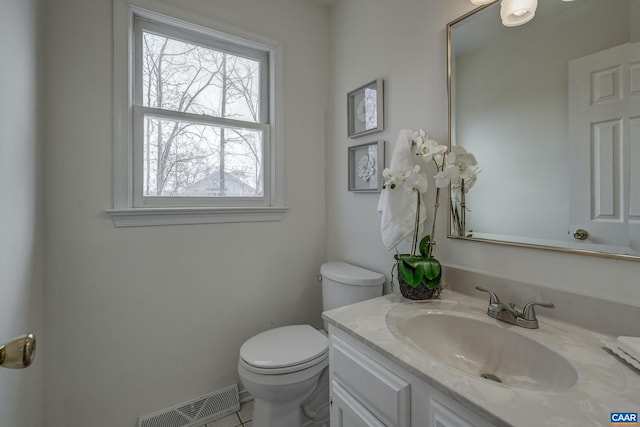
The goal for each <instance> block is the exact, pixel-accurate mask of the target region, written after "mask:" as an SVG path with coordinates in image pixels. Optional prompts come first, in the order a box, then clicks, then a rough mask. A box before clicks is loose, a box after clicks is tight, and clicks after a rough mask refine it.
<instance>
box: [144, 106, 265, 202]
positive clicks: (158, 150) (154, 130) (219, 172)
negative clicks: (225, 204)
mask: <svg viewBox="0 0 640 427" xmlns="http://www.w3.org/2000/svg"><path fill="white" fill-rule="evenodd" d="M263 151H264V150H263V143H262V132H261V131H256V130H252V129H236V128H223V127H219V126H211V125H204V124H195V123H189V122H183V121H174V120H167V119H159V118H156V117H150V116H147V117H145V119H144V143H143V163H144V165H143V182H142V185H143V195H144V196H152V197H175V196H178V197H262V196H263V194H264V189H263V184H262V183H263V167H262V159H263V157H262V156H263Z"/></svg>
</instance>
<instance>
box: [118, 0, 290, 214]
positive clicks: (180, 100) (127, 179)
mask: <svg viewBox="0 0 640 427" xmlns="http://www.w3.org/2000/svg"><path fill="white" fill-rule="evenodd" d="M116 2H117V3H119V4H120V13H119V12H118V7H117V6H116V19H115V20H114V21H115V22H116V25H115V27H116V29H115V31H116V40H115V45H116V52H115V56H116V70H115V71H116V87H115V90H116V100H115V104H116V131H115V142H114V143H115V153H116V157H115V168H114V169H115V170H114V173H115V178H114V183H115V192H114V199H115V200H114V209H112V210H110V211H109V212H110V213H111V214H112V216H113V219H114V224H115V225H116V226H127V225H156V224H157V225H160V224H178V223H179V224H182V223H202V222H245V221H273V220H278V219H281V217H282V214H283V213H284V211H285V208H284V207H282V203H281V197H280V194H279V190H280V189H279V188H277V187H278V186H277V185H276V184H277V183H278V181H279V179H278V178H279V177H280V176H281V171H280V173H278V172H277V171H276V170H275V164H276V159H277V157H276V154H278V151H277V150H276V148H278V143H277V139H276V137H275V136H276V132H275V129H274V117H275V114H274V113H275V111H274V109H275V108H276V107H275V106H276V105H277V104H276V103H275V102H274V99H273V98H274V97H275V94H274V84H273V82H274V81H275V80H274V78H273V77H274V76H273V75H272V74H273V73H274V70H275V67H274V66H273V63H272V62H273V61H274V58H275V53H276V51H277V48H274V47H273V46H268V45H264V44H261V43H257V42H253V41H249V40H247V39H243V38H240V37H238V36H235V35H230V34H226V33H222V32H219V31H217V30H213V29H211V28H208V27H203V26H201V25H195V24H185V21H183V20H179V21H178V20H177V19H174V18H169V17H167V16H166V15H159V14H157V13H155V12H149V11H145V10H138V9H136V8H135V6H134V7H132V6H129V4H128V3H125V2H124V1H123V0H116ZM119 15H120V19H119V18H118V16H119ZM125 15H126V20H125ZM125 26H126V27H127V31H126V37H125V38H124V39H123V38H122V37H119V34H117V33H118V32H119V31H121V30H122V29H123V27H125ZM123 51H124V55H123ZM123 58H126V59H123ZM123 63H126V64H123ZM123 67H124V69H122V68H123ZM125 76H126V82H123V81H122V80H124V78H125ZM125 93H126V98H125V96H123V94H125ZM122 110H124V112H123V111H122ZM119 119H121V120H119Z"/></svg>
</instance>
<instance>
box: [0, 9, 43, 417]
mask: <svg viewBox="0 0 640 427" xmlns="http://www.w3.org/2000/svg"><path fill="white" fill-rule="evenodd" d="M39 9H40V8H39V2H38V0H23V1H12V0H0V40H3V42H2V43H0V58H2V65H0V129H2V133H1V134H0V135H1V136H0V182H2V183H3V185H2V186H0V200H2V209H1V210H0V301H1V306H0V344H1V343H3V342H5V341H7V340H9V339H10V338H12V337H14V336H17V335H21V334H24V333H27V332H32V333H34V334H35V335H36V338H37V349H36V358H35V361H34V364H33V365H32V366H31V367H30V368H28V369H25V370H9V369H0V424H2V425H3V426H20V427H40V426H42V425H43V421H44V416H43V412H42V406H43V396H44V395H43V391H42V389H43V372H44V362H45V357H44V346H43V345H42V344H43V342H44V341H43V340H42V336H43V334H42V332H43V331H42V309H43V302H42V263H43V257H42V214H41V209H42V203H41V193H42V191H41V186H40V184H39V183H40V172H39V171H40V169H41V167H40V165H41V159H40V143H39V139H40V134H39V122H40V119H39V115H40V109H39V107H38V105H39V103H38V101H39V100H38V87H39V76H38V71H37V70H38V53H39V49H40V47H39V31H38V19H39Z"/></svg>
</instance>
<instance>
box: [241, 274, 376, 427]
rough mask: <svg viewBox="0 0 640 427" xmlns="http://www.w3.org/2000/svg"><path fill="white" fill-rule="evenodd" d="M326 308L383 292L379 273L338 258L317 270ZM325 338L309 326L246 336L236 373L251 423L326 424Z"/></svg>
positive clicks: (281, 426)
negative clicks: (248, 400) (250, 404)
mask: <svg viewBox="0 0 640 427" xmlns="http://www.w3.org/2000/svg"><path fill="white" fill-rule="evenodd" d="M320 273H321V276H322V293H323V307H324V309H325V310H329V309H332V308H336V307H340V306H343V305H347V304H352V303H355V302H358V301H362V300H365V299H369V298H374V297H376V296H380V295H382V286H383V284H384V276H383V275H381V274H379V273H375V272H372V271H369V270H365V269H363V268H360V267H356V266H354V265H350V264H346V263H343V262H334V263H327V264H324V265H323V266H322V268H321V269H320ZM328 366H329V340H328V338H327V336H326V333H324V331H318V330H316V329H315V328H313V327H312V326H310V325H292V326H283V327H280V328H275V329H271V330H268V331H265V332H262V333H259V334H258V335H255V336H253V337H251V338H249V339H248V340H247V341H245V343H244V344H242V347H241V348H240V357H239V360H238V375H239V376H240V381H241V382H242V384H243V385H244V387H245V388H246V390H247V391H248V392H249V393H250V394H251V395H252V396H253V398H254V410H253V411H254V412H253V426H254V427H300V426H301V425H303V424H304V425H305V426H309V427H311V426H314V427H315V426H318V427H320V426H323V425H329V375H328V369H327V368H328Z"/></svg>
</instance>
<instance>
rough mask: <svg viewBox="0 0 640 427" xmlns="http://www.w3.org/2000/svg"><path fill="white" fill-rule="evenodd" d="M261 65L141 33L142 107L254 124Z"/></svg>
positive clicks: (251, 60) (256, 119)
mask: <svg viewBox="0 0 640 427" xmlns="http://www.w3.org/2000/svg"><path fill="white" fill-rule="evenodd" d="M259 77H260V63H259V62H258V61H256V60H253V59H247V58H243V57H240V56H236V55H232V54H229V53H225V52H220V51H217V50H214V49H211V48H208V47H202V46H198V45H195V44H192V43H186V42H182V41H178V40H174V39H171V38H168V37H165V36H160V35H157V34H153V33H149V32H143V33H142V86H143V87H142V96H143V99H142V104H143V105H144V106H145V107H153V108H162V109H165V110H173V111H182V112H188V113H194V114H206V115H210V116H214V117H224V118H229V119H235V120H244V121H251V122H258V121H259V120H260V117H259V105H260V78H259Z"/></svg>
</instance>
